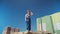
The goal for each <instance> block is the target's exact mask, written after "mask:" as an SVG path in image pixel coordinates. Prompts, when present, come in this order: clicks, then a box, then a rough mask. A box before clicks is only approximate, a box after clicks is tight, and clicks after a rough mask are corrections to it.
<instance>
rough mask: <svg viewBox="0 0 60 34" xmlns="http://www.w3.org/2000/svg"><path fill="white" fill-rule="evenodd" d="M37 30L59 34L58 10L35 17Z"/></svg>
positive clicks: (59, 17)
mask: <svg viewBox="0 0 60 34" xmlns="http://www.w3.org/2000/svg"><path fill="white" fill-rule="evenodd" d="M36 21H37V32H40V31H44V32H50V33H52V34H60V12H57V13H54V14H51V15H47V16H44V17H40V18H37V20H36Z"/></svg>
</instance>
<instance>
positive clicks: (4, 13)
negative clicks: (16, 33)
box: [0, 0, 60, 34]
mask: <svg viewBox="0 0 60 34" xmlns="http://www.w3.org/2000/svg"><path fill="white" fill-rule="evenodd" d="M27 9H30V10H31V11H32V12H33V14H34V15H33V16H31V18H32V23H31V28H32V31H34V32H35V31H36V18H38V17H42V16H45V15H50V14H52V13H56V12H59V11H60V1H59V0H0V34H1V33H2V31H3V29H4V28H5V27H6V26H8V25H9V26H11V27H12V28H15V27H17V28H19V29H20V31H25V30H26V22H25V18H24V17H25V13H26V10H27Z"/></svg>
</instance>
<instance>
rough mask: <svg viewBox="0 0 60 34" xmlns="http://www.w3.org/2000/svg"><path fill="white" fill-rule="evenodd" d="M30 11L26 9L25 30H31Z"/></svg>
mask: <svg viewBox="0 0 60 34" xmlns="http://www.w3.org/2000/svg"><path fill="white" fill-rule="evenodd" d="M32 15H33V14H32V12H31V11H30V10H27V13H26V14H25V21H26V23H27V31H30V30H31V16H32Z"/></svg>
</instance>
